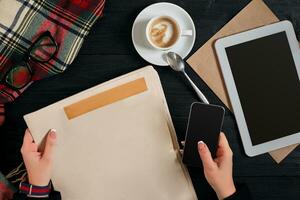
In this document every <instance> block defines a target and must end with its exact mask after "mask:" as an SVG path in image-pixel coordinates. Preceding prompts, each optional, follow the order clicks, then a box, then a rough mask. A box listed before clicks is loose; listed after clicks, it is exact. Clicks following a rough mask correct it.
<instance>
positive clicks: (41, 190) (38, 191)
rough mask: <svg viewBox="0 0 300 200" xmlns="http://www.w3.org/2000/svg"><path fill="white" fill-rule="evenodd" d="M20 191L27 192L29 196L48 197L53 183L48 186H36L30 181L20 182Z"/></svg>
mask: <svg viewBox="0 0 300 200" xmlns="http://www.w3.org/2000/svg"><path fill="white" fill-rule="evenodd" d="M19 191H20V193H23V194H26V195H27V196H28V197H39V198H42V197H48V196H49V194H50V192H51V183H49V184H48V185H47V186H35V185H31V184H28V183H20V185H19Z"/></svg>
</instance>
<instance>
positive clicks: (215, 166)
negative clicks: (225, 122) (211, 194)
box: [198, 132, 236, 200]
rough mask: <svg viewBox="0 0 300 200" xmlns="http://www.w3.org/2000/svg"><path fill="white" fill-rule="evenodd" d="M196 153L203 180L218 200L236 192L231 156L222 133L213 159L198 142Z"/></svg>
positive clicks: (203, 145) (202, 143) (205, 146)
mask: <svg viewBox="0 0 300 200" xmlns="http://www.w3.org/2000/svg"><path fill="white" fill-rule="evenodd" d="M198 151H199V154H200V157H201V160H202V163H203V168H204V174H205V178H206V180H207V181H208V183H209V184H210V185H211V186H212V188H213V189H214V190H215V192H216V193H217V196H218V198H219V199H220V200H221V199H224V198H227V197H229V196H231V195H232V194H234V193H235V192H236V189H235V185H234V182H233V178H232V167H233V164H232V156H233V153H232V151H231V149H230V146H229V144H228V141H227V139H226V136H225V134H224V133H222V132H221V133H220V136H219V144H218V149H217V153H216V156H217V158H215V159H213V158H212V156H211V153H210V151H209V149H208V147H207V145H206V144H205V143H204V142H203V141H200V142H199V143H198Z"/></svg>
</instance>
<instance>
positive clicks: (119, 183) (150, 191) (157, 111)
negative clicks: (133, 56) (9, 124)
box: [24, 66, 197, 200]
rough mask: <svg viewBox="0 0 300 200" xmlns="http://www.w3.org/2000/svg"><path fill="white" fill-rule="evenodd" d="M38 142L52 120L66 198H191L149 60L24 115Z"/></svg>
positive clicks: (57, 173)
mask: <svg viewBox="0 0 300 200" xmlns="http://www.w3.org/2000/svg"><path fill="white" fill-rule="evenodd" d="M24 118H25V121H26V123H27V125H28V127H29V129H30V131H31V133H32V135H33V137H34V139H35V141H36V142H37V143H39V144H42V141H43V138H44V137H45V135H46V133H47V131H48V130H49V129H51V128H55V129H56V130H57V133H58V144H57V148H56V151H55V165H54V172H53V178H52V181H53V184H54V186H55V188H56V189H57V190H59V191H61V193H62V198H63V199H64V200H83V199H89V200H99V199H105V200H121V199H122V200H141V199H143V200H153V199H156V200H170V199H172V200H196V199H197V196H196V194H195V191H194V188H193V185H192V182H191V179H190V176H189V174H188V171H187V170H186V168H185V166H184V165H183V164H182V162H181V156H180V153H179V146H178V142H177V138H176V133H175V129H174V127H173V124H172V120H171V117H170V114H169V110H168V107H167V103H166V100H165V97H164V93H163V90H162V87H161V83H160V80H159V77H158V74H157V72H156V71H155V70H154V69H153V67H151V66H148V67H145V68H142V69H140V70H137V71H134V72H132V73H129V74H127V75H124V76H121V77H119V78H116V79H113V80H111V81H108V82H106V83H103V84H101V85H98V86H96V87H93V88H91V89H88V90H86V91H84V92H81V93H79V94H76V95H74V96H71V97H69V98H67V99H64V100H62V101H59V102H57V103H55V104H53V105H50V106H48V107H45V108H43V109H41V110H38V111H36V112H34V113H31V114H28V115H26V116H24Z"/></svg>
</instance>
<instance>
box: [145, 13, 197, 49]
mask: <svg viewBox="0 0 300 200" xmlns="http://www.w3.org/2000/svg"><path fill="white" fill-rule="evenodd" d="M188 32H189V33H187V31H185V33H187V34H185V35H192V33H191V31H188ZM181 35H183V32H182V31H181V29H180V26H179V24H178V23H177V21H176V20H175V19H173V18H172V17H169V16H159V17H155V18H152V19H151V20H150V21H149V22H148V24H147V27H146V37H147V40H148V42H149V43H150V44H151V45H152V46H153V47H154V48H157V49H160V50H167V49H170V48H172V47H173V46H174V45H175V44H176V43H177V41H178V40H179V38H180V36H181Z"/></svg>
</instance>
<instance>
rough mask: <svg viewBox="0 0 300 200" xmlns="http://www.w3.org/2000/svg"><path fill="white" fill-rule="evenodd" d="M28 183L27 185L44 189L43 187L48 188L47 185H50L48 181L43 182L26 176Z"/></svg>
mask: <svg viewBox="0 0 300 200" xmlns="http://www.w3.org/2000/svg"><path fill="white" fill-rule="evenodd" d="M28 182H29V184H31V185H34V186H38V187H45V186H48V185H49V183H50V179H49V180H48V179H45V180H41V178H40V177H39V178H34V177H32V176H28Z"/></svg>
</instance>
